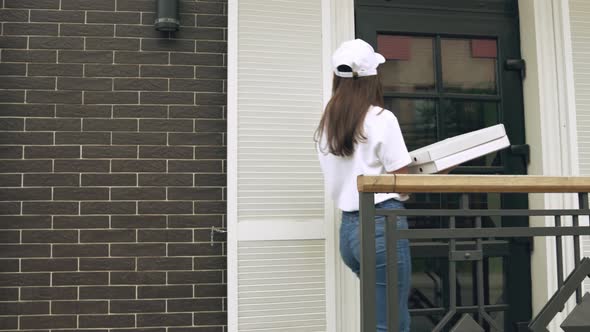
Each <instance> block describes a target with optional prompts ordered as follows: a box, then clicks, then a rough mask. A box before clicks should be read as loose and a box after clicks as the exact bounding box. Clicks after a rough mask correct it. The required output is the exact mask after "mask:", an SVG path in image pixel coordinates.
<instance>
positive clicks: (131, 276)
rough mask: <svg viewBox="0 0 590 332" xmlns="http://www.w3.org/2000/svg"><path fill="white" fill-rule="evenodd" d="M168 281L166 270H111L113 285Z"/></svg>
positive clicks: (158, 283) (153, 283) (150, 283)
mask: <svg viewBox="0 0 590 332" xmlns="http://www.w3.org/2000/svg"><path fill="white" fill-rule="evenodd" d="M165 283H166V272H111V284H113V285H161V284H165Z"/></svg>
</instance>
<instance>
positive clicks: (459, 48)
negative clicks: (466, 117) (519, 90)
mask: <svg viewBox="0 0 590 332" xmlns="http://www.w3.org/2000/svg"><path fill="white" fill-rule="evenodd" d="M441 52H442V74H443V75H442V76H443V89H444V91H446V92H456V93H478V94H496V91H497V88H496V63H497V54H498V51H497V43H496V41H495V40H492V39H442V40H441Z"/></svg>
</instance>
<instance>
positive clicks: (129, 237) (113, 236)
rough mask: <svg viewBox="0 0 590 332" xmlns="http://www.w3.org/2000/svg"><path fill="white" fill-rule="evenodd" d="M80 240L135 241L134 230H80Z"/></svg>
mask: <svg viewBox="0 0 590 332" xmlns="http://www.w3.org/2000/svg"><path fill="white" fill-rule="evenodd" d="M80 242H135V230H113V229H96V230H81V231H80Z"/></svg>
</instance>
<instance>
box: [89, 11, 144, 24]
mask: <svg viewBox="0 0 590 332" xmlns="http://www.w3.org/2000/svg"><path fill="white" fill-rule="evenodd" d="M86 21H87V22H88V23H110V24H139V23H141V15H140V14H139V13H124V12H112V11H110V12H88V14H87V17H86Z"/></svg>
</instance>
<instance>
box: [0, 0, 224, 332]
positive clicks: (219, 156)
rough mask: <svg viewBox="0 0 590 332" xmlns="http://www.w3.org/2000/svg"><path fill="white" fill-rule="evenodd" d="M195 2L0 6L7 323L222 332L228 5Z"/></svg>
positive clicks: (12, 1)
mask: <svg viewBox="0 0 590 332" xmlns="http://www.w3.org/2000/svg"><path fill="white" fill-rule="evenodd" d="M181 3H182V5H181V13H182V27H181V31H180V32H178V33H176V34H173V35H171V36H169V35H168V34H167V33H158V32H156V31H155V30H154V28H153V20H154V13H153V11H154V7H155V1H154V0H100V1H92V0H3V1H0V6H1V8H2V9H0V22H2V29H1V33H0V48H1V49H2V51H1V53H0V56H1V58H0V75H1V78H0V130H1V133H0V158H1V159H2V160H1V161H0V172H1V173H2V174H0V201H1V202H0V330H19V331H24V330H37V329H42V330H45V331H47V330H55V329H76V331H89V330H92V331H107V329H110V331H122V330H119V329H122V328H124V329H125V330H124V331H148V329H147V328H148V327H149V328H150V329H149V331H153V332H163V331H170V332H180V331H182V332H188V331H195V332H196V331H198V332H216V331H217V332H220V331H223V330H224V325H225V324H226V312H225V309H224V308H225V296H226V287H225V279H224V278H225V277H224V272H225V265H226V259H225V251H224V241H225V240H224V238H223V237H222V236H219V235H216V236H215V241H214V243H213V244H210V243H209V241H210V229H211V227H212V226H215V227H223V226H224V222H225V220H224V218H225V213H226V204H225V183H226V175H225V162H226V149H225V133H226V124H225V117H224V112H225V106H226V98H225V84H226V77H227V76H226V60H225V57H226V45H227V42H226V40H227V38H226V27H227V18H226V17H227V16H226V11H227V9H226V7H227V4H226V1H224V0H219V1H218V0H206V1H193V0H182V1H181ZM152 328H153V329H152Z"/></svg>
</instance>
